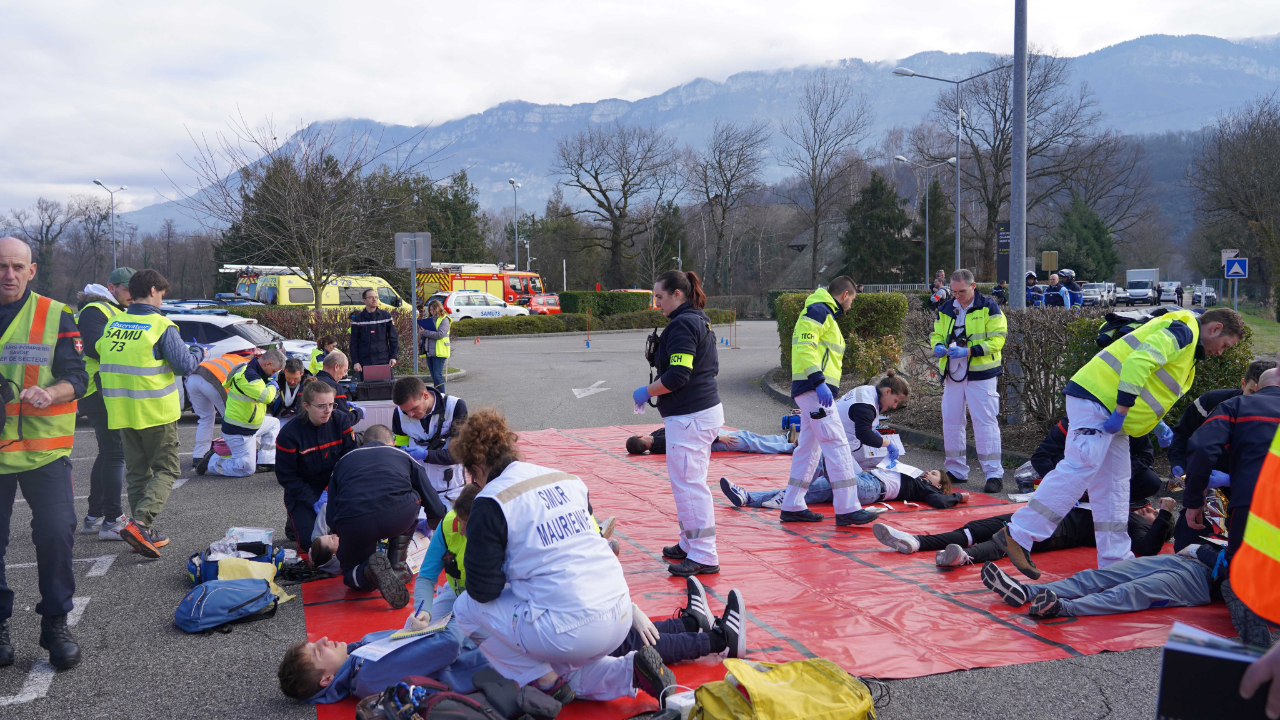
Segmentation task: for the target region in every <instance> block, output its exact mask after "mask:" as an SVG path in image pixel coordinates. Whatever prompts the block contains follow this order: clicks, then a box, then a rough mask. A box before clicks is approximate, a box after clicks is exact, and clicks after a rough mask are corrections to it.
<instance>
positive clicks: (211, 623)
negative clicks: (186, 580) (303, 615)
mask: <svg viewBox="0 0 1280 720" xmlns="http://www.w3.org/2000/svg"><path fill="white" fill-rule="evenodd" d="M278 602H279V600H278V599H277V598H276V596H275V594H274V593H272V592H271V586H270V585H268V584H267V581H266V580H256V579H244V580H210V581H208V582H205V583H201V584H199V585H197V586H195V588H193V589H192V590H191V592H189V593H187V596H186V597H184V598H182V602H180V603H178V609H177V610H175V611H174V612H173V624H174V625H177V626H178V628H179V629H181V630H184V631H186V632H189V633H209V632H210V631H213V630H217V631H218V632H220V633H229V632H231V626H232V625H234V624H236V623H245V622H253V621H255V620H265V619H267V618H270V617H275V614H276V604H277V603H278ZM268 608H270V609H268Z"/></svg>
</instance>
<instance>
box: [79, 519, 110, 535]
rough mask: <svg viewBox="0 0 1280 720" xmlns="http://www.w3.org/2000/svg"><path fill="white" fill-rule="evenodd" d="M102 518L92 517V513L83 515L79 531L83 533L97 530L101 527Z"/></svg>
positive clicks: (86, 533)
mask: <svg viewBox="0 0 1280 720" xmlns="http://www.w3.org/2000/svg"><path fill="white" fill-rule="evenodd" d="M104 519H105V518H101V517H94V516H92V515H85V516H84V524H83V525H81V526H80V532H82V533H84V534H85V535H88V534H89V533H96V532H98V530H100V529H102V521H103V520H104Z"/></svg>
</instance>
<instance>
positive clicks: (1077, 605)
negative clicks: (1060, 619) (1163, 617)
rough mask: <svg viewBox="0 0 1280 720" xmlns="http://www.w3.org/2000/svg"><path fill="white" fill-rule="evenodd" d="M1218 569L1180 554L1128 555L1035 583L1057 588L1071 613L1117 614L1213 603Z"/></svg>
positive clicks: (1032, 592) (1038, 587) (1055, 589)
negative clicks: (1214, 573) (1212, 590)
mask: <svg viewBox="0 0 1280 720" xmlns="http://www.w3.org/2000/svg"><path fill="white" fill-rule="evenodd" d="M1211 577H1212V572H1211V571H1210V570H1209V568H1207V567H1205V565H1204V563H1202V562H1200V561H1199V560H1195V559H1193V558H1185V557H1182V556H1180V555H1156V556H1153V557H1136V558H1129V559H1128V560H1122V561H1120V562H1118V563H1115V564H1112V565H1108V566H1107V567H1105V568H1099V569H1096V570H1082V571H1080V572H1078V573H1076V574H1075V575H1072V576H1071V577H1069V578H1067V579H1066V580H1058V581H1056V582H1049V583H1041V584H1038V585H1029V587H1030V588H1031V594H1032V595H1034V594H1035V592H1036V590H1039V589H1040V588H1046V589H1049V590H1052V591H1054V592H1055V593H1057V595H1058V598H1059V599H1061V600H1062V607H1063V609H1064V610H1065V611H1066V614H1068V615H1115V614H1117V613H1127V612H1137V611H1139V610H1147V609H1149V608H1158V607H1194V606H1196V605H1208V604H1209V600H1210V598H1209V581H1210V578H1211Z"/></svg>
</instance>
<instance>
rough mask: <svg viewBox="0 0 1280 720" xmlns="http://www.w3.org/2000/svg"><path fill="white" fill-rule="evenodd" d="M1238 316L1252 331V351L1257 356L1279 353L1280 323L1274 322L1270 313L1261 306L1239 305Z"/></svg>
mask: <svg viewBox="0 0 1280 720" xmlns="http://www.w3.org/2000/svg"><path fill="white" fill-rule="evenodd" d="M1240 314H1241V315H1243V316H1244V321H1245V324H1246V325H1248V326H1249V328H1250V329H1252V330H1253V349H1254V351H1255V352H1256V353H1257V354H1258V355H1274V354H1276V353H1277V352H1280V323H1277V322H1276V321H1275V319H1274V315H1272V311H1270V310H1268V309H1267V308H1264V307H1262V306H1261V305H1254V304H1249V305H1245V304H1244V303H1241V304H1240Z"/></svg>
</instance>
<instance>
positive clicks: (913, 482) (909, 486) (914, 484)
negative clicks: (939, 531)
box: [894, 475, 964, 510]
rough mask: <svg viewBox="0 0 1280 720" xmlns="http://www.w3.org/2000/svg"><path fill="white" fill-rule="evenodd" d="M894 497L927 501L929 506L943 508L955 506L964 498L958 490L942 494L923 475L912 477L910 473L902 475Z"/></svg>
mask: <svg viewBox="0 0 1280 720" xmlns="http://www.w3.org/2000/svg"><path fill="white" fill-rule="evenodd" d="M894 499H895V500H902V501H904V502H914V503H920V502H922V503H927V504H928V505H929V506H930V507H935V508H937V509H939V510H944V509H946V508H949V507H955V506H956V505H958V504H960V501H961V500H963V499H964V498H963V497H961V496H960V493H958V492H952V493H946V494H944V493H943V492H942V490H940V489H938V488H937V487H935V486H934V484H933V483H931V482H929V481H928V480H925V479H924V477H923V476H921V477H918V478H913V477H911V476H910V475H903V476H902V485H901V487H899V488H898V497H896V498H894Z"/></svg>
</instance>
